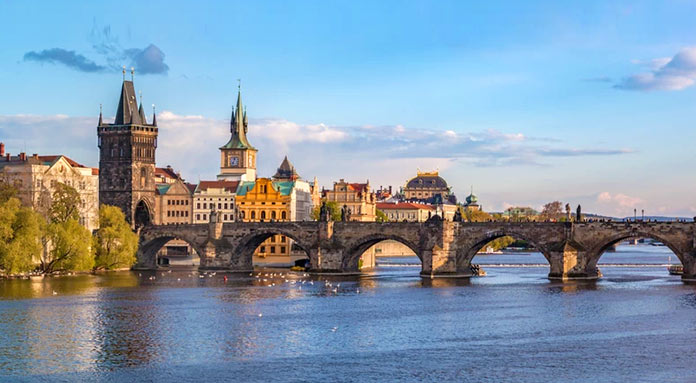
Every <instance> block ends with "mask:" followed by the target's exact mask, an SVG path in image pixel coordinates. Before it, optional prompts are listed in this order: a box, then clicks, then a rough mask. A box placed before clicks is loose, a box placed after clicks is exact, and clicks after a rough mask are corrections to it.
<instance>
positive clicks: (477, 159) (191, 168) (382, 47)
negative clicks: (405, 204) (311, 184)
mask: <svg viewBox="0 0 696 383" xmlns="http://www.w3.org/2000/svg"><path fill="white" fill-rule="evenodd" d="M0 14H2V15H3V20H4V22H3V23H0V141H2V142H4V143H5V144H6V150H7V151H8V152H11V153H18V152H20V151H25V152H27V153H40V154H64V155H67V156H69V157H71V158H73V159H75V160H76V161H79V162H81V163H84V164H85V165H89V166H95V167H96V166H98V151H97V147H96V142H97V139H96V123H97V118H98V115H99V107H100V105H103V110H104V116H105V120H106V121H111V120H112V119H113V116H114V114H115V112H116V107H117V105H118V97H119V92H120V88H121V81H122V73H121V68H122V66H126V67H128V68H130V67H134V68H135V87H136V91H139V92H142V99H143V103H144V105H146V110H148V111H150V110H151V109H152V105H155V108H156V111H157V122H158V126H159V132H160V133H159V135H160V138H159V147H158V149H157V162H158V165H159V166H166V165H171V166H173V167H174V168H175V169H177V170H179V171H180V172H181V174H182V176H183V177H184V178H185V179H186V180H187V181H189V182H194V183H195V182H198V180H201V179H203V180H206V179H214V178H215V175H216V174H217V173H218V170H219V151H218V148H219V147H220V146H222V145H223V144H225V143H226V142H227V139H228V138H229V118H230V112H231V108H232V106H233V105H234V104H235V102H236V98H237V87H238V79H241V89H242V98H243V101H244V104H245V106H246V107H247V110H248V116H249V121H250V122H249V125H250V126H249V134H248V135H249V140H250V141H251V143H252V144H253V145H254V146H256V147H257V148H259V155H258V168H259V176H266V177H269V176H272V175H273V173H274V172H275V169H276V168H277V167H278V166H279V165H280V162H281V161H282V159H283V157H284V156H285V155H287V156H288V157H289V159H290V160H291V161H292V162H293V164H294V165H295V167H296V168H297V170H298V172H299V174H300V175H301V176H302V177H303V178H305V179H308V180H312V179H313V178H314V177H315V176H316V177H317V178H318V179H319V182H320V184H322V185H324V186H326V187H330V186H331V185H332V183H333V182H334V181H338V180H339V179H341V178H343V179H346V180H350V181H352V182H364V181H366V180H368V179H369V181H370V184H371V185H372V186H373V187H379V186H388V185H392V186H393V187H394V188H397V189H398V188H399V187H401V186H403V185H404V184H405V183H406V181H407V180H408V179H409V178H411V177H413V176H415V174H416V172H417V171H418V170H419V169H420V170H421V171H432V170H438V171H439V172H440V174H441V175H442V176H443V177H444V178H445V179H446V180H447V182H448V183H449V184H450V185H451V186H452V188H453V191H454V192H455V194H456V195H457V196H458V197H459V199H460V200H463V199H464V198H465V197H466V196H467V195H468V194H469V193H470V192H471V190H472V188H473V191H474V193H475V194H476V195H477V196H478V198H479V202H480V203H481V204H482V205H483V208H484V209H485V210H487V211H501V210H503V209H505V208H507V207H509V206H531V207H534V208H537V209H539V208H541V206H542V205H543V204H544V203H547V202H550V201H553V200H561V201H563V202H564V203H566V202H567V203H570V204H571V205H572V206H576V205H577V204H581V205H582V206H583V211H585V212H593V213H599V214H606V215H612V216H617V217H623V216H632V215H633V211H634V209H637V211H638V214H640V212H641V211H642V210H644V211H645V214H646V215H667V216H684V217H693V216H694V215H696V193H695V192H694V191H695V190H696V177H694V164H695V163H696V150H694V144H695V143H696V129H695V128H696V124H695V122H696V118H695V117H696V22H694V20H696V1H685V0H682V1H678V0H675V1H665V0H662V1H611V2H608V1H592V0H585V1H578V2H570V1H486V2H481V1H436V2H434V1H355V0H353V1H338V0H337V1H329V2H327V1H299V0H298V1H292V2H288V1H247V2H237V1H197V2H180V1H161V2H157V1H153V2H147V3H146V2H140V1H126V0H124V1H118V2H91V1H80V2H72V1H64V2H43V1H0ZM127 77H128V78H130V73H128V75H127ZM148 114H151V113H148Z"/></svg>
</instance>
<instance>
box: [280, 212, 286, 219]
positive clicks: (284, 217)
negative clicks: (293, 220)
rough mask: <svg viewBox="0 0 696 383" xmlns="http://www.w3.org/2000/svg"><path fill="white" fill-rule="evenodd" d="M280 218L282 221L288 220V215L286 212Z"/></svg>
mask: <svg viewBox="0 0 696 383" xmlns="http://www.w3.org/2000/svg"><path fill="white" fill-rule="evenodd" d="M280 218H281V219H288V214H287V213H286V212H282V213H280Z"/></svg>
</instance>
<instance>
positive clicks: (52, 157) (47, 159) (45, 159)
mask: <svg viewBox="0 0 696 383" xmlns="http://www.w3.org/2000/svg"><path fill="white" fill-rule="evenodd" d="M60 157H63V158H65V160H66V161H68V163H69V164H70V166H72V167H76V168H84V167H85V166H84V165H82V164H79V163H77V162H76V161H73V159H71V158H70V157H67V156H63V155H50V156H39V160H40V161H42V162H51V163H53V162H55V161H56V160H57V159H58V158H60ZM27 158H30V157H27Z"/></svg>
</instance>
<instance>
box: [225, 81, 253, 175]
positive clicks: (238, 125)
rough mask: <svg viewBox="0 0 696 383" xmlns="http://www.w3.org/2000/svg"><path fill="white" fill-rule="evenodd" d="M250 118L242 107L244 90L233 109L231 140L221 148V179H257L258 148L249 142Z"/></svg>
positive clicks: (240, 92) (238, 96)
mask: <svg viewBox="0 0 696 383" xmlns="http://www.w3.org/2000/svg"><path fill="white" fill-rule="evenodd" d="M248 126H249V120H247V114H246V110H244V109H243V107H242V91H241V88H240V89H239V93H238V94H237V106H236V108H235V109H234V110H233V111H232V119H231V121H230V132H231V133H232V137H230V140H229V142H227V144H225V146H223V147H221V148H220V174H218V176H217V179H218V180H220V181H254V180H256V152H257V150H256V148H254V147H253V146H251V144H249V141H248V140H247V136H246V134H247V131H248Z"/></svg>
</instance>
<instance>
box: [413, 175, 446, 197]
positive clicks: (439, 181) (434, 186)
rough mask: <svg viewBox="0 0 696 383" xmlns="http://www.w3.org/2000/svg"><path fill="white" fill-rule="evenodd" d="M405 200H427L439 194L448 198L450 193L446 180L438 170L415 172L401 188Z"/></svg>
mask: <svg viewBox="0 0 696 383" xmlns="http://www.w3.org/2000/svg"><path fill="white" fill-rule="evenodd" d="M403 193H404V198H405V199H406V200H427V199H431V198H435V197H437V196H439V197H440V198H441V199H442V200H448V199H449V196H450V194H451V192H450V188H449V186H447V181H445V179H444V178H442V177H440V175H439V174H438V172H420V171H419V172H417V173H416V176H415V177H413V178H411V179H410V180H408V182H406V186H404V189H403Z"/></svg>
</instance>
